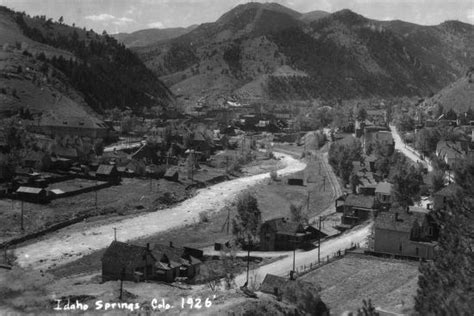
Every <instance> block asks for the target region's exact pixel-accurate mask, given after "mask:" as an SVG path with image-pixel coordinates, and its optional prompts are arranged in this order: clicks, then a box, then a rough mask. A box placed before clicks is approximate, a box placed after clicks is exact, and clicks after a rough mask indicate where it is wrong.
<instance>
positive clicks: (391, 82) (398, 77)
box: [135, 3, 474, 100]
mask: <svg viewBox="0 0 474 316" xmlns="http://www.w3.org/2000/svg"><path fill="white" fill-rule="evenodd" d="M288 10H289V11H287V10H285V9H282V8H281V6H268V5H261V4H258V3H253V4H245V5H240V6H238V7H236V8H234V9H233V10H231V11H229V12H228V13H226V14H224V15H223V16H221V17H220V18H219V19H218V20H217V21H216V22H214V23H206V24H202V25H200V26H198V27H197V28H196V29H194V30H193V31H191V32H189V33H187V34H184V35H182V36H180V37H177V38H175V39H171V40H169V41H164V42H162V43H160V44H158V45H151V46H147V47H141V48H139V49H136V50H135V51H136V52H137V54H138V55H139V56H140V58H141V59H142V60H143V61H144V62H145V64H146V65H147V67H149V68H150V69H152V70H153V71H154V72H155V73H156V74H157V75H159V76H160V78H162V79H163V80H164V81H165V82H166V83H167V84H168V85H169V86H170V88H171V90H172V91H174V92H175V93H177V94H180V95H183V96H184V97H186V98H188V99H189V98H191V99H192V98H193V94H196V93H197V94H200V97H201V96H206V97H210V99H214V100H216V99H218V98H221V97H222V96H225V95H234V94H238V93H239V92H241V91H242V88H245V87H247V86H249V85H250V86H252V87H253V88H252V89H254V90H255V89H256V90H258V91H256V92H257V93H256V94H258V95H259V97H257V99H259V98H260V99H262V98H263V99H265V98H267V99H275V100H282V99H298V100H311V99H315V98H316V99H317V98H323V99H333V98H355V97H371V96H381V97H392V96H402V95H408V96H426V95H429V94H432V93H434V92H436V91H438V90H439V89H441V88H442V87H444V86H446V85H447V84H448V83H450V82H452V81H454V80H456V79H457V78H458V77H459V76H461V74H462V73H463V72H464V71H465V69H467V67H469V66H470V65H471V64H474V53H473V52H474V44H473V43H474V39H473V35H472V34H474V27H473V26H472V25H469V24H463V23H462V22H450V21H448V22H445V23H441V24H439V25H437V26H420V25H416V24H411V23H408V22H401V21H377V20H371V19H368V18H365V17H363V16H362V15H360V14H357V13H355V12H352V11H351V10H348V9H345V10H341V11H337V12H334V13H332V14H327V15H324V14H323V16H321V17H318V18H317V19H315V20H312V21H310V22H309V23H307V22H303V21H302V20H301V18H302V16H304V15H302V14H301V13H298V12H296V13H295V12H293V10H291V9H288ZM262 13H263V14H262ZM255 26H258V27H257V28H256V27H255ZM471 31H472V32H471ZM283 66H285V67H284V69H291V71H289V72H288V73H289V75H288V76H286V77H285V76H282V75H281V72H279V69H280V68H281V67H283ZM275 72H277V73H279V76H274V75H273V74H274V73H275ZM294 73H298V74H300V73H305V74H306V76H300V75H298V76H294V75H293V74H294ZM186 90H188V91H189V92H186ZM183 93H184V94H183ZM244 94H246V93H244ZM250 98H251V93H250Z"/></svg>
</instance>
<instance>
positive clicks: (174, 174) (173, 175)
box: [164, 167, 179, 182]
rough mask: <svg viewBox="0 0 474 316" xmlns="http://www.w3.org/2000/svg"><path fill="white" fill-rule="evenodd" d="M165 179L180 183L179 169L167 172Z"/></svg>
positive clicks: (170, 169)
mask: <svg viewBox="0 0 474 316" xmlns="http://www.w3.org/2000/svg"><path fill="white" fill-rule="evenodd" d="M164 178H165V179H166V180H169V181H175V182H178V181H179V172H178V168H177V167H171V168H168V170H166V172H165V175H164Z"/></svg>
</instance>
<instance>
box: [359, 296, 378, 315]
mask: <svg viewBox="0 0 474 316" xmlns="http://www.w3.org/2000/svg"><path fill="white" fill-rule="evenodd" d="M362 303H363V306H362V308H360V309H359V310H358V311H357V316H378V315H379V313H378V312H377V311H376V310H375V307H374V306H373V305H372V300H371V299H370V298H369V300H368V301H366V300H362Z"/></svg>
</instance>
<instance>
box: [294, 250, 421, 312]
mask: <svg viewBox="0 0 474 316" xmlns="http://www.w3.org/2000/svg"><path fill="white" fill-rule="evenodd" d="M418 274H419V273H418V263H417V262H411V261H402V260H395V259H382V258H377V257H371V256H364V255H352V254H349V255H347V256H346V257H344V258H342V259H340V260H336V261H334V262H332V263H330V264H327V265H325V266H323V267H321V268H320V269H317V270H315V271H313V272H310V273H308V274H307V275H304V276H303V277H302V279H304V280H305V281H309V282H314V283H315V284H316V285H318V286H320V287H321V288H322V291H321V298H322V299H323V301H324V302H325V303H326V304H327V305H328V307H329V308H330V310H331V314H333V315H340V314H341V313H343V312H344V311H347V310H351V311H355V310H357V309H358V308H360V307H361V306H362V300H363V299H369V298H370V299H371V300H372V303H373V305H374V306H375V307H381V308H382V309H384V310H388V311H393V312H398V313H408V312H410V311H412V310H413V307H414V304H415V301H414V296H415V295H416V290H417V287H418V284H417V282H418Z"/></svg>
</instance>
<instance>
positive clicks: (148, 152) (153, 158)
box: [131, 145, 159, 164]
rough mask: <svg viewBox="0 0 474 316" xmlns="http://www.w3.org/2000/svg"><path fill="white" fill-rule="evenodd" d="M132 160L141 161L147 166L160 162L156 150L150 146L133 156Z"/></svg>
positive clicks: (144, 146) (144, 147) (143, 147)
mask: <svg viewBox="0 0 474 316" xmlns="http://www.w3.org/2000/svg"><path fill="white" fill-rule="evenodd" d="M131 158H132V159H135V160H140V161H143V162H145V163H146V164H157V163H158V162H159V159H158V155H157V153H156V150H155V149H153V148H152V146H150V145H143V146H142V147H140V148H139V149H138V150H137V151H136V152H134V153H133V154H132V155H131Z"/></svg>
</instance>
